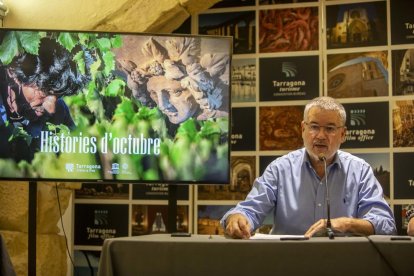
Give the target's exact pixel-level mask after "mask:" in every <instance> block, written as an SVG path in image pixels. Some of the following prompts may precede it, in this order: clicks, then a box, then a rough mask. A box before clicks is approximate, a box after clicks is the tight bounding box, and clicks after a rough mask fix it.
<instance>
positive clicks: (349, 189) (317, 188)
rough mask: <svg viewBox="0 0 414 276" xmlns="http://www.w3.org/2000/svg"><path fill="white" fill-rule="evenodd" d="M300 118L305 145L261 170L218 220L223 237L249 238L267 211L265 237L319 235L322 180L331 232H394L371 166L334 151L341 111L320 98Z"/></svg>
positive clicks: (341, 135)
mask: <svg viewBox="0 0 414 276" xmlns="http://www.w3.org/2000/svg"><path fill="white" fill-rule="evenodd" d="M303 117H304V118H303V121H302V123H301V131H302V138H303V141H304V146H305V147H304V148H302V149H299V150H296V151H293V152H291V153H289V154H287V155H285V156H282V157H280V158H278V159H276V160H274V161H273V162H272V163H271V164H270V165H269V166H268V167H267V168H266V170H265V172H264V173H263V175H262V176H260V177H259V178H257V179H256V181H255V182H254V184H253V188H252V190H251V191H250V193H249V194H248V195H247V197H246V199H245V200H244V201H242V202H240V203H238V204H237V206H236V207H235V208H233V209H232V210H230V211H229V212H227V213H226V214H225V215H224V217H223V218H222V221H221V224H222V225H223V227H224V228H225V233H226V234H227V235H229V236H231V237H233V238H249V237H250V236H251V233H252V232H253V231H254V230H255V229H257V228H258V227H259V226H260V225H261V224H262V222H263V221H264V219H265V217H266V216H267V215H268V214H270V213H272V215H273V218H274V224H273V228H272V230H271V234H296V235H303V234H304V235H305V236H308V237H310V236H313V235H315V234H318V233H323V232H324V231H326V218H327V208H326V183H325V177H326V176H327V184H328V187H329V196H330V203H331V204H330V214H331V217H332V220H331V228H332V230H334V231H337V232H341V233H348V234H349V233H352V234H356V235H372V234H379V235H381V234H395V233H396V228H395V221H394V217H393V214H392V211H391V209H390V207H389V206H388V204H387V202H386V201H385V200H384V198H383V192H382V188H381V185H380V184H379V183H378V181H377V179H376V178H375V176H374V173H373V171H372V169H371V167H370V166H369V165H368V164H367V163H366V162H365V161H363V160H362V159H360V158H357V157H355V156H353V155H351V154H349V153H346V152H343V151H340V150H339V147H340V145H341V144H342V143H343V142H344V141H345V133H346V127H345V122H346V112H345V109H344V107H343V106H342V105H341V104H340V103H339V102H337V101H336V100H334V99H333V98H330V97H320V98H316V99H314V100H312V101H311V102H309V103H308V104H307V105H306V107H305V111H304V116H303ZM321 159H322V161H321ZM323 159H325V160H326V165H327V169H326V170H327V172H326V174H327V175H326V176H325V164H324V162H323Z"/></svg>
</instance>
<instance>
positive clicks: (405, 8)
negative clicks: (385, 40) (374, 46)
mask: <svg viewBox="0 0 414 276" xmlns="http://www.w3.org/2000/svg"><path fill="white" fill-rule="evenodd" d="M390 14H391V32H390V33H391V43H392V44H393V45H395V44H411V43H414V21H413V2H412V1H409V0H390Z"/></svg>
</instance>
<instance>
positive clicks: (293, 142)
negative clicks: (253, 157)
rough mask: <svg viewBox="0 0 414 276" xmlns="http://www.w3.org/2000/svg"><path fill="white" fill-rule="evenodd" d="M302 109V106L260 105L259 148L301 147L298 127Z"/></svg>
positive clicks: (282, 148) (300, 133) (284, 148)
mask: <svg viewBox="0 0 414 276" xmlns="http://www.w3.org/2000/svg"><path fill="white" fill-rule="evenodd" d="M303 109H304V107H303V106H262V107H260V111H259V122H260V123H259V135H260V137H259V141H260V150H295V149H299V148H301V147H303V140H302V131H301V128H300V123H301V122H302V120H303Z"/></svg>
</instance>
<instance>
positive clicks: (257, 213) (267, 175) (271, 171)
mask: <svg viewBox="0 0 414 276" xmlns="http://www.w3.org/2000/svg"><path fill="white" fill-rule="evenodd" d="M275 170H276V166H275V165H274V162H273V163H272V164H270V165H269V166H268V167H267V168H266V170H265V172H264V173H263V175H262V176H260V177H259V178H257V179H256V180H255V181H254V183H253V187H252V189H251V191H250V192H249V194H248V195H247V197H246V199H245V200H244V201H241V202H239V203H238V204H237V205H236V207H234V208H232V209H230V210H229V211H228V212H227V213H226V214H225V215H224V216H223V218H222V219H221V221H220V224H221V225H222V227H223V228H225V225H226V220H227V218H228V217H229V216H230V215H232V214H243V215H245V216H246V217H247V220H248V221H249V223H250V225H251V227H252V229H251V231H254V230H256V229H257V228H258V227H260V226H261V224H262V223H263V221H264V219H265V218H266V216H267V214H269V213H270V212H271V210H272V209H273V208H274V207H275V205H276V194H277V185H276V184H275V183H277V177H276V175H277V174H276V173H275Z"/></svg>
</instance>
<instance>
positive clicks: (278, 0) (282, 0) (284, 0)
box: [259, 0, 318, 5]
mask: <svg viewBox="0 0 414 276" xmlns="http://www.w3.org/2000/svg"><path fill="white" fill-rule="evenodd" d="M305 2H318V0H259V5H274V4H289V3H305Z"/></svg>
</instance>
